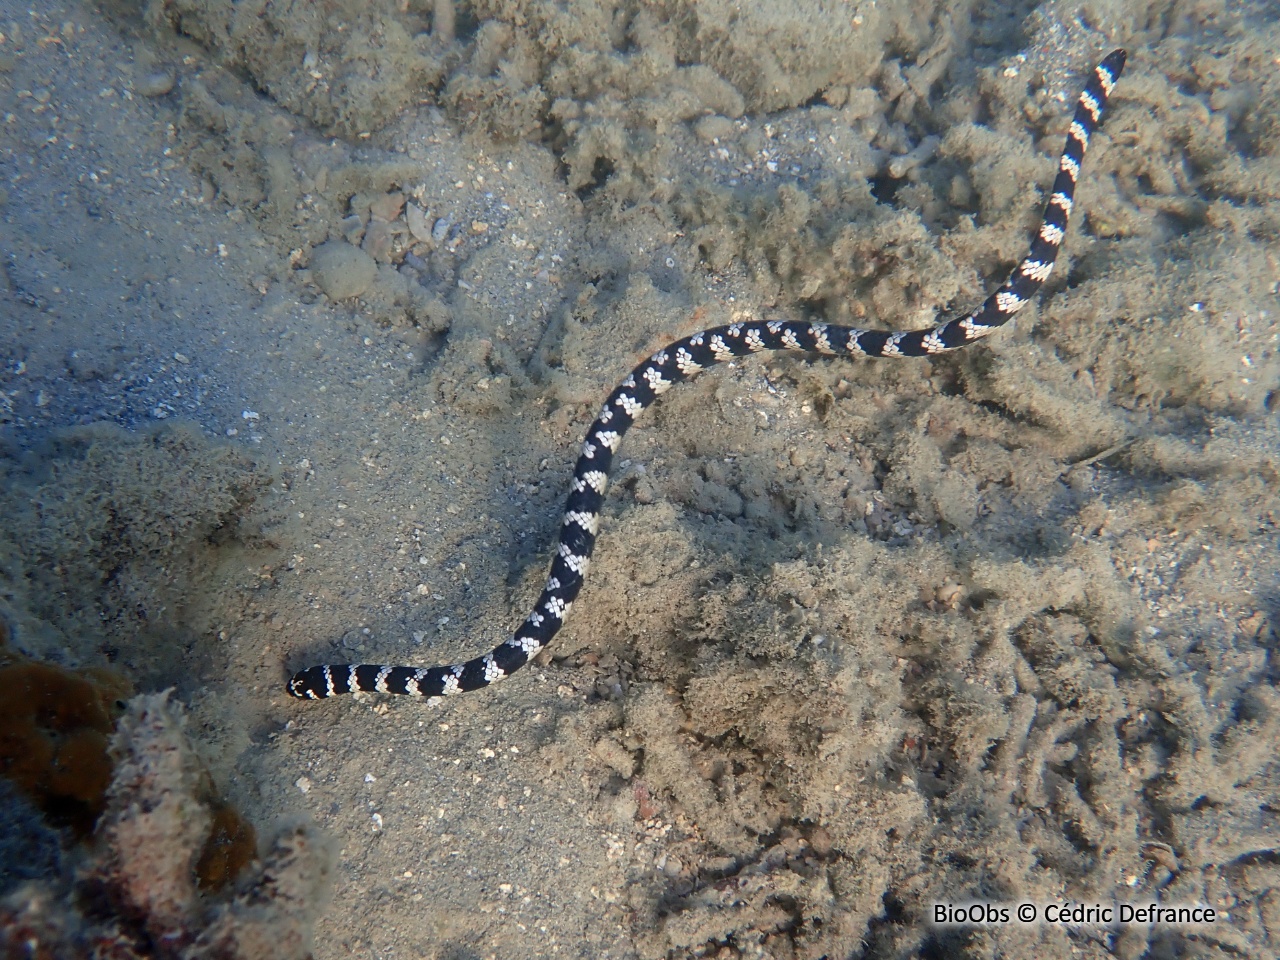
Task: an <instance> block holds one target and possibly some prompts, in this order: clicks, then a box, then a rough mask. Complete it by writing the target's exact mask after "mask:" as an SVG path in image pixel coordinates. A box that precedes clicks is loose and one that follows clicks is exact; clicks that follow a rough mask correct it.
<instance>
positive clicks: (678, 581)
mask: <svg viewBox="0 0 1280 960" xmlns="http://www.w3.org/2000/svg"><path fill="white" fill-rule="evenodd" d="M1277 23H1280V5H1278V4H1276V3H1275V2H1252V3H1230V4H1228V3H1215V2H1212V0H1201V2H1168V3H1144V2H1136V0H1135V2H1122V0H1114V2H1108V0H1097V2H1085V3H1074V4H1072V3H1060V2H1050V3H1043V4H1038V5H1037V4H1033V3H1015V4H999V3H993V2H981V0H979V2H969V3H957V2H951V3H929V2H925V3H920V2H915V3H907V2H900V0H876V2H870V0H868V2H850V3H835V2H822V0H795V2H754V3H743V2H740V3H728V2H720V0H701V2H691V0H656V2H648V3H641V2H638V0H633V2H608V0H599V2H588V0H584V2H560V3H556V2H551V0H476V2H471V3H467V2H459V3H456V4H453V3H447V2H443V0H435V2H428V0H402V2H395V0H377V2H372V3H369V2H363V3H362V2H356V0H317V2H312V3H293V2H287V0H254V2H248V3H246V2H240V3H235V2H232V0H168V2H163V0H152V2H151V3H149V4H137V3H127V2H123V0H116V2H110V3H107V4H105V5H103V6H102V7H101V8H97V7H90V6H84V5H80V4H77V3H68V2H62V0H52V2H50V3H46V4H40V5H36V6H28V5H23V4H17V3H13V2H9V0H0V34H3V42H0V119H2V120H3V125H2V126H0V188H2V190H3V194H4V195H3V197H2V198H0V200H2V202H3V205H2V206H0V238H2V239H3V242H4V253H5V261H4V269H5V272H6V280H7V282H6V283H5V284H4V285H3V288H2V289H0V356H2V357H3V358H4V364H3V369H0V421H3V422H2V424H0V455H2V456H0V470H3V473H4V481H3V484H2V485H0V510H2V511H3V512H2V514H0V515H2V516H4V517H5V518H6V522H5V524H4V527H3V528H0V588H2V589H0V608H3V613H4V616H5V617H6V619H7V620H8V622H9V624H10V626H11V629H12V632H13V635H14V643H15V645H17V646H18V647H20V648H21V649H22V650H23V651H24V652H25V653H27V654H30V655H33V656H38V657H42V658H45V659H48V660H52V661H56V662H60V663H64V664H67V665H72V666H76V665H96V664H102V663H111V664H114V665H115V667H117V668H118V669H120V670H122V671H124V672H126V673H127V674H128V675H129V676H130V677H131V678H132V679H133V681H134V682H135V683H136V684H137V686H138V687H139V688H141V689H144V690H161V689H164V688H167V687H175V688H176V697H177V698H178V699H180V700H181V701H183V703H184V704H185V705H186V710H187V713H188V715H189V717H190V722H189V725H188V727H187V732H188V734H189V735H190V736H191V737H192V738H193V739H195V740H196V741H197V742H198V744H199V750H200V752H201V754H202V760H203V762H205V763H206V764H208V766H209V768H210V769H211V770H212V774H213V777H214V779H215V780H216V781H217V782H218V784H219V786H220V788H221V789H222V790H223V791H224V792H225V793H226V794H227V795H229V796H230V797H231V798H233V799H234V800H235V802H236V803H237V804H238V805H239V807H240V808H241V809H242V810H243V811H244V812H245V815H246V816H247V817H248V818H249V819H250V820H253V821H255V822H257V823H259V824H261V825H270V824H271V823H273V822H275V821H277V820H281V821H290V822H296V821H297V818H299V817H301V816H308V817H310V818H311V819H312V820H313V821H314V823H315V825H316V828H317V829H318V831H319V833H320V834H323V835H325V836H327V837H329V838H330V839H331V840H332V842H333V846H334V848H335V850H337V851H338V852H337V854H336V866H335V867H334V871H333V880H332V892H331V900H330V901H329V902H328V905H327V906H326V907H325V908H324V910H323V913H322V915H321V917H320V919H319V920H318V922H317V923H316V926H315V930H314V942H313V947H312V951H313V954H314V956H315V957H316V958H317V960H329V958H337V957H346V956H361V957H377V958H392V957H439V958H451V960H462V958H477V960H479V958H488V957H501V958H520V957H553V956H564V957H591V958H599V957H614V958H619V957H626V958H630V957H636V958H665V957H671V958H679V957H695V956H712V957H721V956H724V957H734V956H740V955H741V956H748V957H774V958H805V960H818V958H820V957H827V958H831V960H835V958H845V957H877V958H880V957H883V958H889V957H893V958H899V957H900V958H907V957H921V958H931V957H942V956H946V957H953V956H954V957H989V956H1021V957H1029V956H1035V957H1038V958H1041V960H1057V958H1067V957H1109V956H1121V957H1126V958H1141V957H1149V958H1165V957H1170V958H1171V957H1188V956H1194V957H1219V956H1221V957H1250V958H1267V957H1274V956H1276V955H1277V953H1278V952H1280V764H1278V763H1277V756H1276V746H1275V745H1276V743H1277V742H1278V738H1280V697H1277V692H1276V684H1277V681H1278V680H1280V666H1278V665H1277V661H1276V660H1275V659H1273V658H1275V657H1277V656H1278V651H1277V633H1276V631H1277V623H1280V551H1278V550H1277V546H1278V543H1277V536H1278V535H1277V517H1278V514H1280V494H1278V492H1277V485H1278V483H1280V425H1278V424H1277V421H1276V411H1275V404H1276V390H1277V387H1278V386H1280V345H1278V332H1277V324H1276V318H1277V315H1278V314H1280V302H1278V301H1277V284H1278V282H1280V247H1278V245H1277V237H1280V59H1278V58H1277V55H1276V52H1275V51H1277V50H1280V27H1278V26H1277ZM1115 46H1124V47H1125V48H1127V49H1128V51H1129V61H1128V67H1127V69H1126V72H1125V75H1124V77H1123V79H1122V81H1121V83H1120V85H1119V86H1118V87H1117V89H1116V91H1115V94H1114V96H1113V100H1112V105H1111V108H1110V110H1109V111H1108V114H1107V116H1106V118H1105V121H1104V124H1103V126H1102V128H1101V130H1100V131H1099V132H1098V133H1096V134H1095V136H1094V138H1093V141H1092V144H1091V148H1090V153H1089V156H1088V159H1087V161H1086V163H1085V166H1084V172H1083V174H1082V176H1081V179H1080V184H1079V189H1078V191H1077V196H1076V213H1075V217H1074V220H1073V222H1072V225H1071V229H1070V230H1069V231H1068V234H1067V237H1066V240H1065V242H1064V246H1063V252H1062V255H1061V256H1060V258H1059V267H1058V269H1057V270H1056V271H1055V273H1054V275H1053V278H1052V279H1051V280H1050V282H1049V284H1048V285H1047V287H1046V290H1045V292H1044V293H1043V294H1042V296H1041V297H1040V298H1039V300H1038V302H1037V303H1036V304H1035V305H1034V306H1031V307H1028V308H1027V310H1025V311H1024V312H1023V313H1021V314H1020V315H1019V316H1018V318H1017V321H1016V323H1012V324H1010V325H1009V326H1008V327H1007V328H1006V329H1004V330H1002V331H1000V332H999V333H998V334H996V335H994V336H993V337H991V338H990V339H988V340H987V341H984V342H983V343H982V344H980V345H977V346H975V347H973V348H972V349H969V350H965V351H961V352H960V353H958V354H956V355H953V356H947V357H941V358H937V359H934V360H927V361H926V360H907V361H900V362H891V361H871V360H861V361H852V360H847V359H830V358H812V357H803V356H770V357H760V358H754V359H751V360H749V361H744V362H738V363H735V364H730V365H725V366H724V367H722V368H720V369H718V370H716V371H714V372H709V373H707V374H705V375H703V376H702V377H700V378H699V379H698V380H696V381H695V382H693V383H692V384H689V385H687V386H684V387H682V388H680V389H679V390H675V391H672V392H671V393H670V394H668V395H667V396H665V397H664V398H663V400H662V402H661V403H660V404H659V405H658V407H657V408H656V409H655V410H654V411H652V412H651V413H650V414H648V415H646V419H644V420H643V421H641V423H640V424H638V425H637V426H636V428H635V429H634V430H633V431H632V432H631V433H630V434H629V435H628V436H627V438H626V440H625V443H624V446H623V448H622V451H621V456H622V457H624V458H625V459H624V460H623V461H622V464H621V466H620V468H619V469H618V471H617V474H616V476H615V478H614V487H613V492H612V493H611V495H610V497H609V500H608V503H607V506H606V509H605V515H604V518H603V525H602V533H601V537H600V541H599V544H598V547H597V550H596V555H595V560H594V564H593V567H592V571H591V574H590V576H589V578H588V580H587V585H586V588H585V589H584V591H583V593H582V595H581V597H580V598H579V601H578V603H577V604H576V605H575V608H574V610H573V614H572V617H571V618H570V619H569V621H568V624H567V626H566V628H565V630H564V631H563V632H562V633H561V635H560V636H559V637H558V638H557V640H556V642H555V644H554V646H553V649H552V651H551V656H550V657H549V658H547V659H546V660H545V662H539V663H536V664H535V665H533V666H532V667H529V668H527V669H526V670H525V671H523V672H522V673H520V674H518V675H517V676H516V677H515V678H513V679H511V680H510V681H509V682H507V683H504V684H502V685H500V686H497V687H494V688H492V689H490V690H487V691H484V692H481V693H478V694H473V695H470V696H467V697H464V698H460V699H456V700H450V701H449V702H448V703H445V704H431V705H424V704H422V703H417V702H412V701H400V700H394V701H393V700H389V699H381V698H373V697H360V698H342V699H339V700H333V701H328V702H325V703H321V704H313V703H300V702H297V701H294V700H291V699H290V698H288V697H287V696H286V695H285V693H284V689H283V681H284V679H285V677H286V676H287V674H288V672H289V671H290V670H292V669H296V668H299V667H303V666H306V665H308V664H310V663H313V662H321V661H325V660H332V661H338V662H344V661H348V660H363V661H372V662H379V661H388V662H408V663H416V664H420V665H423V666H429V665H433V664H436V663H441V662H450V661H452V660H456V659H459V658H462V657H467V656H472V655H474V654H476V653H479V652H481V651H483V650H485V649H488V648H489V647H491V646H493V645H494V644H496V643H498V642H500V641H501V640H502V639H503V638H504V636H505V635H506V634H507V632H508V631H509V630H510V629H511V628H512V627H513V626H514V625H515V624H517V623H518V622H519V620H520V619H521V618H522V617H523V616H524V615H525V613H526V612H527V609H526V608H527V606H528V605H529V604H530V603H531V602H532V600H533V598H534V597H535V596H536V595H537V591H538V589H539V587H540V586H541V582H542V577H543V576H544V573H545V566H546V563H547V561H548V549H549V546H550V544H551V543H552V542H553V541H554V538H555V535H556V532H557V529H558V525H559V522H560V508H561V504H562V500H563V497H564V495H565V492H566V485H567V482H568V478H569V473H570V469H571V466H572V462H573V460H574V459H575V457H576V455H577V449H578V444H579V442H580V439H581V434H582V431H583V430H584V429H585V428H586V426H587V425H588V424H589V423H590V421H591V419H592V417H593V416H594V414H595V412H596V409H597V407H598V404H599V403H600V401H601V400H602V399H603V398H604V396H605V395H606V394H607V393H608V391H609V390H610V389H611V388H612V386H613V385H614V384H615V383H616V382H617V381H618V380H619V379H620V378H621V377H622V376H624V375H625V374H626V372H627V371H628V370H630V368H631V367H632V365H633V364H634V363H635V362H636V361H637V360H638V359H639V358H640V357H642V356H644V355H645V354H646V353H647V352H649V351H651V350H652V349H653V348H655V347H657V346H658V345H660V344H662V343H663V342H664V341H666V340H669V339H671V338H673V337H676V336H681V335H684V334H686V333H689V332H692V331H693V330H695V329H698V328H700V327H702V326H710V325H715V324H719V323H727V322H730V321H731V320H733V319H742V318H750V317H757V316H764V317H784V318H810V317H811V318H818V319H825V320H828V321H830V322H833V323H856V324H860V325H865V326H870V327H877V328H907V329H918V328H920V327H923V326H927V325H928V324H929V323H931V322H933V320H934V318H935V317H936V316H938V315H939V314H947V313H950V312H959V311H963V310H967V309H969V308H971V307H972V306H973V305H975V304H976V303H978V302H980V301H981V299H982V298H983V297H984V296H985V295H986V293H987V292H988V291H989V290H990V289H992V288H993V287H994V286H995V285H996V284H997V283H999V281H1000V280H1001V279H1002V278H1003V275H1004V273H1005V272H1006V271H1007V270H1008V269H1009V268H1010V267H1011V266H1012V265H1013V264H1014V263H1015V262H1016V261H1017V259H1018V258H1019V257H1020V256H1022V254H1023V253H1024V251H1025V249H1026V244H1027V238H1028V236H1029V235H1030V233H1031V231H1032V230H1033V229H1034V228H1035V226H1036V223H1037V217H1038V216H1039V213H1040V210H1041V209H1042V207H1043V203H1044V201H1045V199H1046V197H1045V191H1046V189H1047V186H1048V184H1049V183H1050V182H1051V181H1052V177H1053V171H1054V164H1055V162H1056V157H1057V152H1058V150H1059V149H1060V146H1061V143H1062V137H1063V135H1064V133H1065V130H1066V126H1067V124H1068V123H1069V119H1070V113H1071V109H1072V103H1073V101H1074V98H1075V96H1076V93H1077V92H1078V90H1079V88H1080V87H1081V85H1082V83H1083V79H1084V78H1085V77H1086V76H1087V73H1088V71H1089V70H1090V69H1091V67H1092V65H1093V64H1094V63H1095V62H1096V61H1097V59H1098V58H1099V57H1100V56H1101V55H1103V54H1105V53H1106V52H1107V51H1109V50H1110V49H1112V48H1113V47H1115ZM1152 901H1159V902H1161V903H1164V904H1173V905H1192V904H1201V905H1204V906H1209V907H1213V908H1214V909H1215V911H1216V912H1217V919H1216V920H1215V922H1213V923H1200V924H1193V925H1182V926H1180V925H1176V924H1174V925H1169V924H1155V925H1148V924H1141V923H1136V922H1135V923H1125V924H1115V925H1111V926H1105V925H1097V924H1079V925H1077V924H1073V923H1052V922H1036V923H1021V922H1018V921H1017V920H1016V918H1015V919H1014V920H1013V921H1011V922H994V923H990V924H983V925H970V924H961V925H952V926H946V925H936V924H933V923H931V922H930V920H931V919H932V916H933V911H934V910H935V909H936V905H939V904H951V905H960V904H972V903H978V904H983V905H994V906H995V907H996V908H997V909H999V908H1000V907H1001V906H1002V905H1006V906H1010V907H1012V906H1014V905H1016V904H1019V903H1033V904H1037V905H1039V906H1040V907H1041V908H1043V907H1044V906H1045V905H1048V904H1061V903H1064V902H1066V903H1070V904H1119V903H1129V904H1147V903H1150V902H1152ZM1040 919H1042V918H1040Z"/></svg>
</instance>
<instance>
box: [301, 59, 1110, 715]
mask: <svg viewBox="0 0 1280 960" xmlns="http://www.w3.org/2000/svg"><path fill="white" fill-rule="evenodd" d="M1124 62H1125V51H1123V50H1116V51H1114V52H1113V53H1110V54H1108V55H1107V56H1106V57H1105V58H1104V59H1103V60H1102V62H1101V63H1099V64H1098V65H1097V67H1095V68H1094V70H1093V73H1092V75H1091V76H1090V78H1089V82H1088V84H1087V85H1086V86H1085V89H1084V92H1083V93H1082V94H1080V99H1079V102H1078V104H1077V106H1076V112H1075V116H1074V117H1073V118H1072V121H1071V127H1070V129H1069V131H1068V133H1067V142H1066V146H1065V147H1064V148H1063V151H1062V158H1061V159H1060V160H1059V161H1058V175H1057V177H1056V178H1055V179H1054V181H1053V190H1052V193H1051V195H1050V197H1049V202H1048V205H1047V206H1046V207H1045V210H1044V219H1043V222H1042V223H1041V224H1040V228H1039V229H1038V230H1037V231H1036V234H1035V236H1034V237H1033V238H1032V241H1031V251H1030V253H1028V254H1027V256H1026V258H1025V259H1023V261H1022V262H1021V263H1019V264H1018V266H1017V267H1016V268H1015V269H1014V270H1013V272H1012V273H1011V274H1010V275H1009V279H1007V280H1006V281H1005V282H1004V283H1003V284H1001V286H1000V289H998V290H997V291H996V292H995V293H993V294H992V295H991V296H990V297H989V298H988V299H987V300H986V302H985V303H983V304H982V306H980V307H978V309H976V310H974V311H973V312H972V313H970V314H968V315H966V316H963V317H957V318H954V319H951V320H947V321H946V322H944V323H940V324H938V325H937V326H935V327H932V328H930V329H928V330H918V331H907V332H898V333H894V332H891V331H884V330H859V329H856V328H853V327H841V326H835V325H832V324H825V323H799V322H794V321H784V320H773V321H759V322H750V323H734V324H731V325H729V326H723V327H715V328H713V329H710V330H703V331H702V332H700V333H695V334H693V335H692V336H689V337H685V338H684V339H683V340H677V341H676V342H675V343H673V344H671V345H670V346H668V347H665V348H664V349H662V350H659V351H658V352H657V353H655V354H654V355H653V356H652V357H650V358H649V359H648V360H645V361H644V362H643V363H642V364H640V365H639V366H638V367H636V368H635V370H633V371H632V372H631V375H630V376H629V377H627V379H625V380H623V381H622V383H620V384H619V385H618V386H617V387H616V388H615V389H614V391H613V392H612V393H611V394H609V398H608V399H607V400H606V401H605V403H604V407H603V408H602V409H601V411H600V415H599V416H598V417H596V420H595V422H594V423H593V424H591V429H589V430H588V431H587V437H586V439H585V440H584V441H583V444H582V453H581V455H580V456H579V457H578V463H577V466H576V467H574V470H573V481H572V483H571V484H570V488H569V502H568V505H567V506H566V508H565V513H564V523H563V526H561V528H560V540H559V544H558V546H557V548H556V555H555V558H554V559H553V560H552V561H551V573H550V575H549V576H548V578H547V584H546V586H545V587H544V588H543V590H542V594H541V596H539V597H538V602H537V603H536V604H535V605H534V608H533V612H531V613H530V614H529V616H528V617H526V618H525V621H524V623H522V624H521V625H520V626H519V628H518V629H517V630H516V632H515V635H514V636H513V637H512V638H511V639H510V640H507V641H506V642H505V643H503V644H501V645H500V646H499V647H497V649H495V650H493V651H491V652H490V653H486V654H485V655H484V656H481V657H476V658H475V659H473V660H468V661H467V662H466V663H458V664H453V665H451V666H442V667H427V668H419V667H394V666H381V665H376V664H361V665H348V664H341V665H334V664H324V665H321V666H316V667H308V668H307V669H306V670H302V671H300V672H298V673H296V674H294V675H293V677H292V678H291V679H290V680H289V687H288V689H289V693H291V694H292V695H293V696H295V697H300V698H303V699H310V700H319V699H323V698H325V697H332V696H334V695H336V694H339V693H351V692H353V691H362V692H367V693H398V694H405V695H408V696H413V697H426V698H429V697H442V696H448V695H449V694H454V693H462V692H463V691H466V690H479V689H480V688H481V687H487V686H489V684H491V683H496V682H497V681H499V680H502V679H504V678H506V677H509V676H511V674H513V673H515V672H516V671H517V670H519V669H520V668H521V667H523V666H524V665H525V664H526V663H528V662H529V661H530V659H532V658H533V657H534V655H535V654H537V653H538V651H540V650H542V649H543V648H544V647H545V646H546V645H547V644H548V643H550V642H551V638H552V637H554V636H555V635H556V632H557V631H558V630H559V629H560V627H561V626H562V625H563V624H564V621H565V618H566V617H567V616H568V615H569V609H570V608H571V607H572V606H573V602H574V600H576V599H577V597H578V592H579V591H580V590H581V589H582V583H583V578H584V577H586V575H587V568H588V566H589V565H590V562H591V552H592V550H593V549H594V548H595V542H596V532H597V530H598V528H599V525H600V507H601V505H602V504H603V503H604V495H605V488H606V487H607V486H608V483H609V468H610V467H611V466H612V464H613V457H614V454H615V453H617V451H618V445H619V444H620V443H621V442H622V437H623V435H624V434H625V433H626V432H627V429H628V428H629V427H630V426H631V424H633V423H634V422H635V420H636V418H637V417H638V416H640V414H641V413H643V412H644V411H645V410H646V409H647V408H648V407H649V406H651V405H652V404H653V403H654V401H656V400H657V399H658V397H660V396H661V395H662V394H664V393H666V391H667V390H669V389H670V388H671V386H672V385H673V384H676V383H679V382H680V381H682V380H688V379H689V378H691V377H693V376H694V375H696V374H697V373H699V372H700V371H702V370H705V369H706V368H707V367H712V366H715V365H716V364H717V363H721V362H723V361H725V360H731V359H733V358H734V357H745V356H749V355H751V354H754V353H763V352H765V351H770V350H789V351H799V352H809V353H822V354H830V355H848V356H854V357H928V356H933V355H934V354H938V353H945V352H946V351H948V350H955V349H957V348H959V347H964V346H967V345H968V344H971V343H973V342H974V341H976V340H980V339H982V338H983V337H985V336H986V335H987V334H989V333H991V332H992V331H993V330H995V329H997V328H998V327H1000V326H1001V325H1002V324H1004V323H1005V322H1006V321H1007V320H1008V319H1009V318H1010V317H1012V316H1013V315H1014V314H1015V313H1017V312H1018V311H1019V310H1020V309H1022V307H1023V305H1024V304H1026V302H1027V301H1028V300H1030V299H1031V298H1032V297H1033V296H1035V294H1036V291H1038V290H1039V289H1040V287H1041V286H1042V285H1043V284H1044V282H1045V280H1046V279H1047V278H1048V276H1049V272H1050V271H1051V270H1052V269H1053V263H1054V260H1055V259H1056V257H1057V255H1058V247H1059V246H1060V245H1061V243H1062V238H1063V236H1064V234H1065V233H1066V229H1067V220H1068V218H1069V217H1070V216H1071V207H1072V202H1073V197H1074V195H1075V188H1076V179H1077V177H1079V175H1080V163H1081V161H1082V160H1083V159H1084V154H1085V150H1086V149H1087V148H1088V146H1089V136H1090V134H1092V133H1093V131H1094V129H1095V128H1096V127H1097V126H1098V124H1099V122H1101V120H1102V113H1103V111H1104V110H1105V108H1106V105H1107V98H1108V97H1109V96H1110V95H1111V89H1112V87H1113V86H1114V85H1115V82H1116V80H1117V79H1118V78H1119V77H1120V72H1121V71H1122V70H1123V69H1124Z"/></svg>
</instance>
